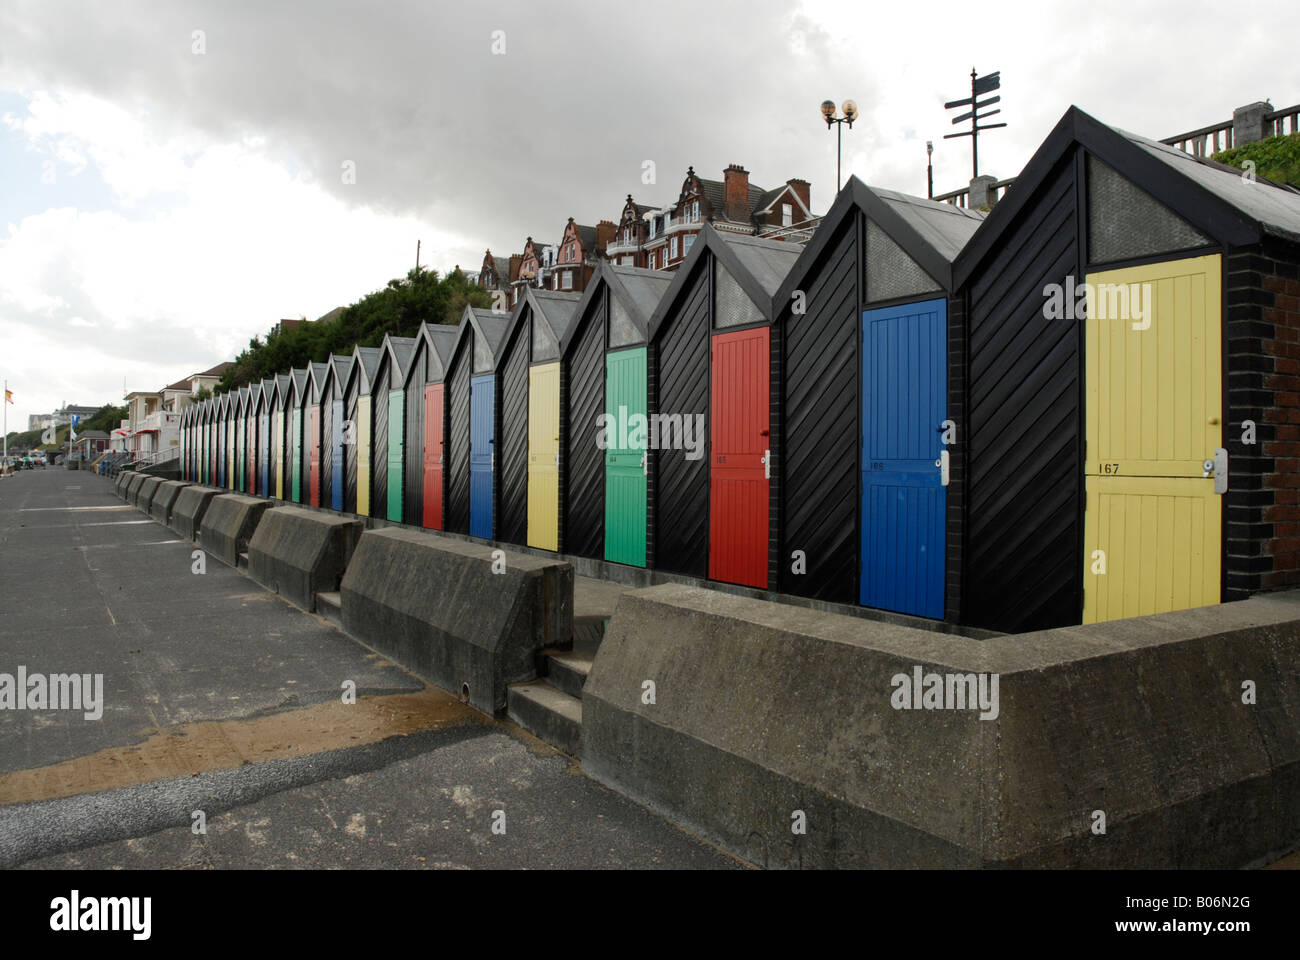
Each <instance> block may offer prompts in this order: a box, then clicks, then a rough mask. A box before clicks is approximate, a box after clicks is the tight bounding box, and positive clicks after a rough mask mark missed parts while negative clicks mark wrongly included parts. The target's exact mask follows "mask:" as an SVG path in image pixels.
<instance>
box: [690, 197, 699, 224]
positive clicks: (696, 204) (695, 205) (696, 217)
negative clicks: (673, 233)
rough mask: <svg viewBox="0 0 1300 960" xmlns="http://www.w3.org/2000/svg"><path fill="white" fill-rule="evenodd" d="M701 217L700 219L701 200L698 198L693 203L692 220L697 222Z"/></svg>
mask: <svg viewBox="0 0 1300 960" xmlns="http://www.w3.org/2000/svg"><path fill="white" fill-rule="evenodd" d="M699 219H700V201H698V200H696V201H695V202H694V203H692V204H691V222H695V221H697V220H699Z"/></svg>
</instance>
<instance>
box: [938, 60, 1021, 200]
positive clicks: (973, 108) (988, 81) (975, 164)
mask: <svg viewBox="0 0 1300 960" xmlns="http://www.w3.org/2000/svg"><path fill="white" fill-rule="evenodd" d="M1001 86H1002V71H1001V70H994V71H993V72H992V73H990V74H986V75H984V76H982V77H979V76H976V75H975V68H974V67H971V68H970V97H969V98H967V99H965V100H949V101H948V102H947V103H945V104H944V105H943V108H944V109H945V110H951V109H952V108H953V107H966V106H969V107H970V110H968V111H967V112H966V113H963V114H962V115H961V116H959V117H953V118H952V122H953V123H954V124H957V123H961V122H962V121H963V120H969V121H970V129H969V130H963V131H962V132H961V133H950V134H947V135H946V136H945V137H944V139H945V140H952V139H953V138H955V137H970V163H971V177H972V179H973V178H975V177H978V176H979V175H980V152H979V135H980V131H981V130H994V129H996V128H997V127H1005V126H1006V124H1005V123H985V124H981V123H980V121H981V120H983V119H984V118H985V117H991V116H993V115H994V114H995V113H1001V112H1002V111H1001V109H998V110H990V111H989V112H988V113H980V112H979V111H980V110H982V109H984V108H985V107H989V106H992V105H993V104H995V103H997V102H998V101H1000V100H1001V99H1002V97H1000V96H998V97H989V98H988V99H987V100H980V99H979V98H980V97H981V96H983V95H984V94H986V93H992V92H993V91H994V90H997V89H998V88H999V87H1001Z"/></svg>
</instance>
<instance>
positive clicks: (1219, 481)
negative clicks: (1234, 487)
mask: <svg viewBox="0 0 1300 960" xmlns="http://www.w3.org/2000/svg"><path fill="white" fill-rule="evenodd" d="M1201 467H1202V469H1203V470H1204V472H1203V473H1202V474H1201V477H1202V478H1204V479H1207V480H1208V479H1209V478H1210V477H1213V478H1214V492H1215V493H1217V494H1225V493H1227V492H1228V451H1227V450H1225V449H1224V448H1223V447H1217V448H1215V451H1214V458H1213V459H1207V460H1206V461H1205V462H1204V463H1202V464H1201Z"/></svg>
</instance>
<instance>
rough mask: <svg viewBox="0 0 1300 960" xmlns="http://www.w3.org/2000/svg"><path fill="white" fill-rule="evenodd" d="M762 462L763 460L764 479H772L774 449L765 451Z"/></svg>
mask: <svg viewBox="0 0 1300 960" xmlns="http://www.w3.org/2000/svg"><path fill="white" fill-rule="evenodd" d="M762 462H763V479H764V480H771V479H772V451H771V450H764V451H763V461H762Z"/></svg>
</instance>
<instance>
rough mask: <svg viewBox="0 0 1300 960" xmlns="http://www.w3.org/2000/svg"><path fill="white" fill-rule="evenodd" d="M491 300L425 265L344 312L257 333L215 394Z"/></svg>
mask: <svg viewBox="0 0 1300 960" xmlns="http://www.w3.org/2000/svg"><path fill="white" fill-rule="evenodd" d="M491 303H492V298H491V296H490V295H489V294H488V292H487V291H486V290H483V289H481V288H479V287H476V286H474V285H473V284H472V283H470V282H469V280H468V279H467V278H466V277H465V275H464V274H463V273H461V271H460V270H453V271H452V272H451V273H449V274H448V275H447V276H445V277H443V276H440V275H439V273H438V271H436V270H429V269H427V268H424V267H420V268H418V269H412V270H411V271H410V272H408V273H407V274H406V276H404V277H398V278H394V279H392V280H390V281H388V283H387V284H385V285H384V287H383V288H382V289H380V290H376V291H374V292H373V293H368V294H366V295H365V296H364V297H362V298H361V299H360V300H358V301H356V303H353V304H352V305H350V306H348V307H346V308H344V309H343V310H342V311H338V312H335V313H333V314H327V315H326V316H325V317H323V318H321V319H320V320H318V321H316V322H315V323H301V324H299V325H298V326H296V327H293V328H291V329H289V330H284V329H281V328H279V327H276V328H273V329H272V330H271V331H269V332H268V333H267V335H266V339H265V341H262V340H260V339H259V338H257V337H253V338H252V339H251V340H250V341H249V344H248V349H246V350H244V351H243V352H241V353H240V354H239V356H237V357H236V358H235V362H234V364H233V365H232V366H231V367H229V368H228V369H227V370H226V372H225V373H224V374H223V375H222V377H221V381H220V383H218V384H217V389H216V391H215V392H216V393H227V392H229V391H231V390H238V389H239V388H240V387H242V386H244V385H245V384H248V383H253V382H256V381H258V380H264V379H266V378H268V377H273V376H275V375H276V374H279V373H287V372H288V371H289V370H290V369H292V368H294V367H303V366H305V365H306V364H308V363H310V362H313V361H314V362H316V363H324V362H325V361H326V360H328V359H329V357H330V355H331V354H341V355H350V354H351V353H352V350H353V348H354V347H356V346H358V345H360V346H363V347H374V346H378V345H379V344H380V343H382V342H383V339H384V336H385V335H386V334H388V335H391V336H395V337H412V336H415V334H416V333H417V332H418V331H419V329H420V324H421V323H425V322H428V323H450V324H455V323H458V322H459V321H460V317H461V314H462V312H463V311H464V309H465V306H466V305H467V304H470V305H473V306H475V307H488V306H490V305H491Z"/></svg>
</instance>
